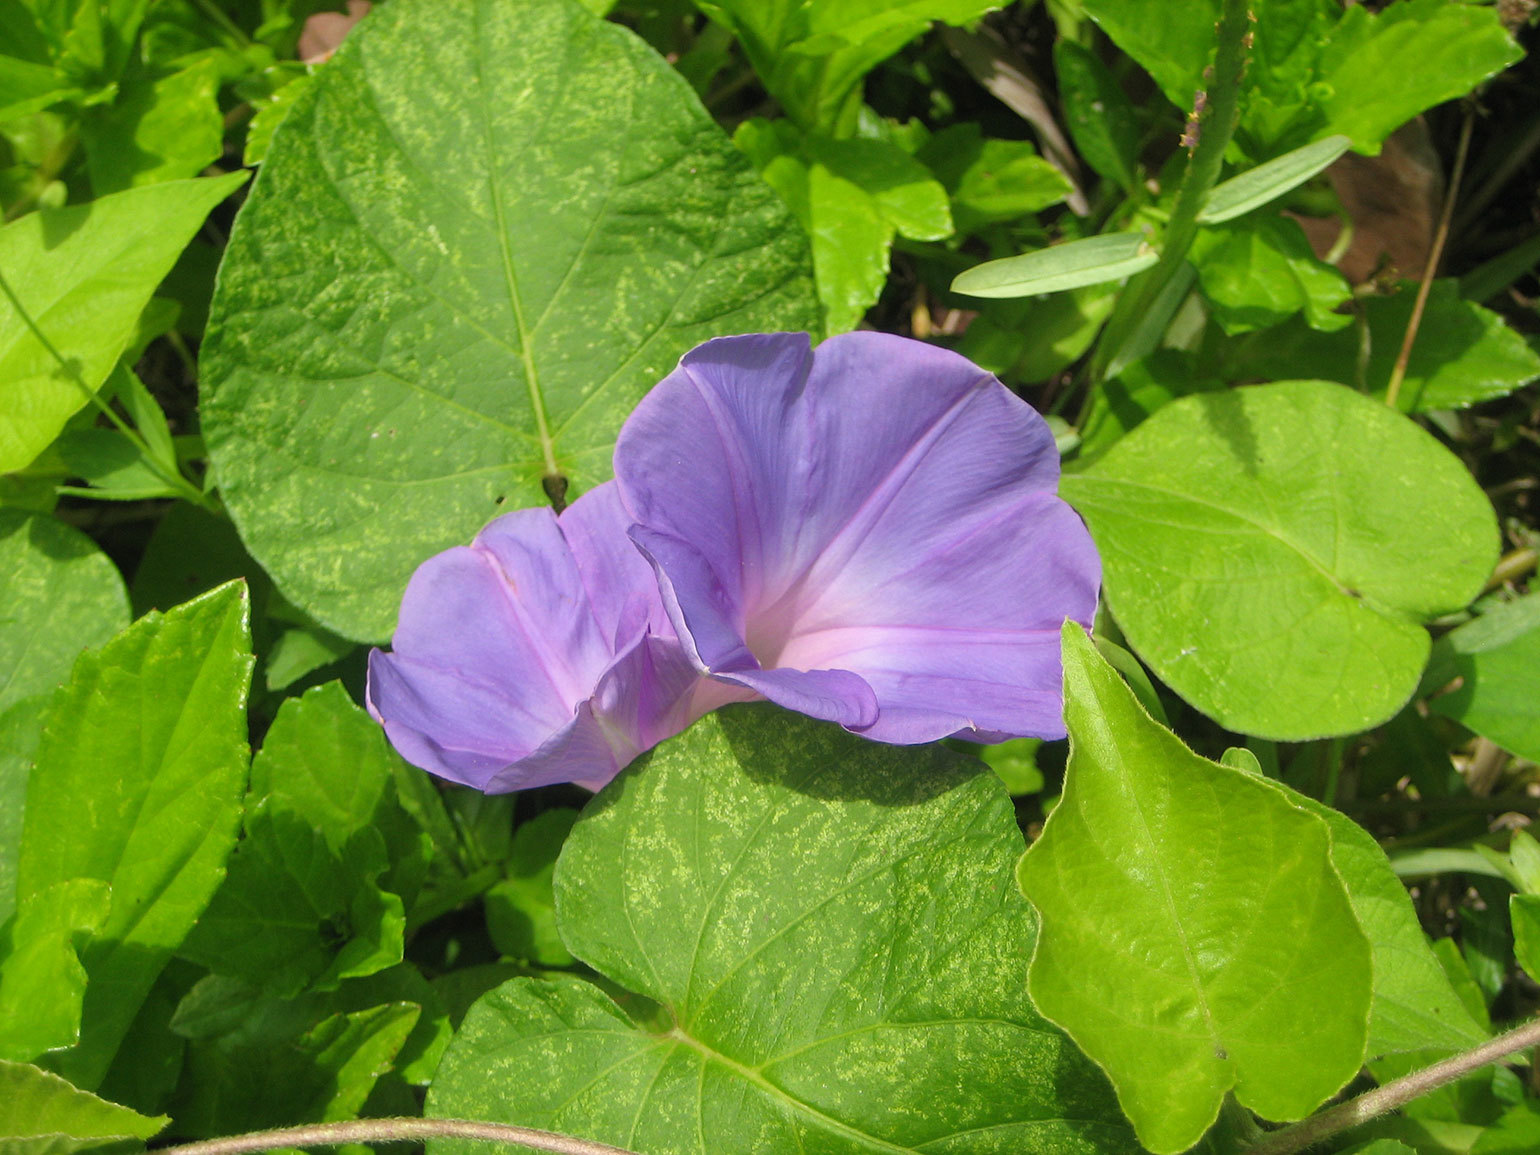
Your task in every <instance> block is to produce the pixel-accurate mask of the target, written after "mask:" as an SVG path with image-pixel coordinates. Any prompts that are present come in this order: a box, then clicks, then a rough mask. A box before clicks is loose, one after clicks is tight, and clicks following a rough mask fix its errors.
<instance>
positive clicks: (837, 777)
mask: <svg viewBox="0 0 1540 1155" xmlns="http://www.w3.org/2000/svg"><path fill="white" fill-rule="evenodd" d="M716 719H717V726H718V728H719V729H720V731H721V734H722V737H723V738H724V740H725V741H726V742H727V744H728V746H729V748H730V749H731V750H732V752H733V756H734V758H735V760H736V761H737V763H738V765H739V766H740V767H741V768H742V770H743V772H744V773H745V774H746V775H748V777H749V778H751V779H753V780H754V781H756V782H759V783H762V784H766V785H777V786H783V787H785V788H787V789H790V790H795V791H796V792H797V793H799V794H805V795H807V796H808V797H810V798H819V799H824V800H829V801H863V802H874V803H876V804H877V805H879V806H916V805H919V804H920V803H923V802H928V801H930V800H931V799H933V798H937V797H939V796H941V795H942V794H945V793H947V791H949V790H952V789H955V788H956V787H957V786H959V785H961V784H962V783H963V782H966V781H968V780H970V779H972V778H974V777H976V776H978V775H979V774H980V773H989V772H990V771H988V770H987V768H985V767H984V764H983V763H982V762H979V761H977V760H975V759H973V758H969V757H967V756H965V755H962V754H958V753H956V752H955V751H952V750H948V749H946V748H945V747H943V746H940V745H938V744H931V745H926V746H889V745H886V744H884V743H881V742H873V741H872V740H871V739H869V738H862V737H861V736H860V735H858V734H852V733H850V732H849V731H847V730H845V729H843V728H842V727H840V726H838V725H836V724H835V723H833V722H821V721H817V720H815V719H812V718H806V717H803V716H802V715H800V714H796V713H793V712H791V711H789V710H784V709H782V708H781V707H779V706H774V705H771V704H770V703H768V702H754V703H745V704H738V705H732V706H726V707H724V708H722V709H721V710H718V711H717V713H716Z"/></svg>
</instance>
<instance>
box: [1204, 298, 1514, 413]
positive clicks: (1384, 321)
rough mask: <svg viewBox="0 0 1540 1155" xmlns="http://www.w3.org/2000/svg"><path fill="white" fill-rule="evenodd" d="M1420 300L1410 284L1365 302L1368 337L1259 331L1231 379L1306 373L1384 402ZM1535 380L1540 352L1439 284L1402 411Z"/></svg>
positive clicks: (1404, 386)
mask: <svg viewBox="0 0 1540 1155" xmlns="http://www.w3.org/2000/svg"><path fill="white" fill-rule="evenodd" d="M1415 298H1416V292H1415V290H1414V289H1413V288H1412V286H1411V285H1403V286H1402V288H1401V291H1400V292H1398V293H1396V294H1395V295H1394V296H1391V297H1368V298H1364V299H1363V300H1362V301H1360V305H1361V306H1362V308H1363V316H1364V321H1365V323H1366V324H1367V325H1368V327H1369V331H1368V334H1367V336H1366V335H1365V334H1364V333H1363V332H1362V330H1361V329H1360V327H1359V326H1358V325H1353V326H1350V327H1348V328H1346V329H1343V330H1341V331H1340V332H1337V333H1320V332H1317V331H1316V330H1314V329H1311V328H1309V327H1307V326H1306V325H1305V324H1304V323H1302V322H1301V321H1300V320H1298V319H1296V320H1294V321H1291V322H1289V323H1287V324H1285V325H1283V326H1280V327H1279V328H1277V329H1272V330H1269V331H1268V332H1267V333H1259V334H1258V335H1257V336H1256V337H1254V338H1252V339H1250V340H1248V341H1245V342H1240V343H1236V344H1234V345H1231V346H1230V347H1229V348H1227V349H1226V350H1225V372H1226V375H1227V376H1228V377H1229V378H1230V379H1231V380H1236V379H1242V378H1246V377H1261V378H1273V377H1288V378H1293V377H1298V376H1301V375H1305V376H1310V377H1318V378H1322V379H1324V380H1328V381H1340V382H1341V383H1342V384H1344V385H1352V386H1354V387H1355V388H1359V389H1363V390H1366V391H1367V392H1370V393H1373V394H1375V395H1377V396H1383V395H1384V393H1385V389H1386V387H1387V385H1388V384H1389V382H1390V374H1391V369H1392V367H1393V366H1394V365H1395V362H1396V358H1397V356H1399V355H1400V352H1401V341H1402V338H1403V337H1404V336H1405V334H1406V326H1407V324H1408V323H1409V322H1410V320H1411V314H1412V306H1413V303H1414V301H1415ZM1365 343H1367V345H1368V348H1369V356H1368V360H1367V362H1364V361H1363V360H1362V358H1363V346H1364V344H1365ZM1536 377H1540V353H1537V352H1536V351H1535V350H1534V349H1531V348H1530V347H1529V345H1528V344H1526V343H1525V341H1524V338H1523V337H1522V336H1520V335H1519V334H1518V333H1517V332H1515V331H1514V330H1513V329H1512V328H1511V327H1510V326H1509V325H1507V324H1506V323H1505V322H1504V321H1503V319H1502V317H1500V316H1499V315H1498V314H1496V313H1494V312H1492V311H1491V310H1489V309H1483V308H1482V307H1481V306H1480V305H1477V304H1475V303H1474V302H1472V301H1466V300H1462V299H1461V298H1460V295H1459V284H1458V282H1456V281H1454V280H1442V281H1434V282H1433V288H1432V290H1431V292H1430V293H1429V295H1428V303H1427V307H1426V309H1425V311H1424V312H1423V315H1422V322H1421V323H1420V324H1419V325H1418V327H1417V340H1416V342H1415V343H1414V344H1413V345H1412V355H1411V358H1410V360H1409V361H1408V362H1407V367H1406V378H1405V380H1404V381H1402V383H1401V392H1400V394H1399V396H1398V397H1397V405H1398V406H1399V407H1400V408H1401V409H1402V410H1404V411H1406V412H1412V413H1417V412H1423V411H1425V410H1429V409H1456V408H1460V407H1463V406H1466V405H1474V404H1475V403H1476V402H1478V401H1485V400H1487V399H1488V398H1491V397H1501V396H1503V395H1505V394H1507V393H1511V392H1513V390H1515V389H1517V388H1518V387H1519V386H1520V385H1524V384H1527V383H1528V382H1530V381H1533V380H1534V379H1535V378H1536Z"/></svg>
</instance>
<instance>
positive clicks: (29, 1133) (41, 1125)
mask: <svg viewBox="0 0 1540 1155" xmlns="http://www.w3.org/2000/svg"><path fill="white" fill-rule="evenodd" d="M166 1123H167V1120H166V1119H165V1117H164V1116H162V1117H161V1118H158V1119H151V1118H146V1117H145V1116H143V1115H141V1114H139V1113H138V1112H137V1111H130V1110H129V1109H128V1108H127V1107H120V1106H118V1105H117V1104H116V1103H108V1102H106V1101H105V1100H103V1099H98V1098H97V1097H96V1096H95V1095H93V1094H91V1093H90V1092H88V1091H81V1090H79V1089H77V1088H75V1087H72V1086H70V1085H69V1084H68V1083H67V1082H65V1081H64V1080H63V1079H61V1078H59V1076H58V1075H55V1074H52V1073H51V1072H48V1071H41V1070H39V1069H38V1068H36V1067H29V1066H27V1065H26V1064H24V1063H8V1062H5V1061H3V1060H0V1155H70V1153H71V1152H74V1151H85V1150H88V1149H90V1148H92V1147H106V1146H113V1145H120V1144H122V1143H124V1142H125V1141H133V1140H141V1141H142V1140H145V1139H148V1138H149V1137H150V1136H152V1135H154V1134H155V1133H156V1132H157V1131H159V1130H160V1129H161V1128H162V1127H164V1126H165V1125H166Z"/></svg>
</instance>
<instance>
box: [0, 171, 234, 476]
mask: <svg viewBox="0 0 1540 1155" xmlns="http://www.w3.org/2000/svg"><path fill="white" fill-rule="evenodd" d="M245 179H246V175H245V174H244V173H232V174H230V175H229V176H222V177H216V178H214V179H212V180H188V181H167V182H165V183H163V184H156V185H150V186H147V187H145V188H136V189H129V190H128V191H126V192H121V193H116V194H114V195H112V196H106V197H101V198H99V199H97V200H94V201H92V202H91V203H89V204H84V205H74V206H71V207H70V208H63V209H42V210H39V211H38V212H34V213H28V214H27V215H26V216H24V217H22V218H21V219H20V220H16V221H12V222H11V223H10V224H8V225H6V226H5V227H4V228H0V272H3V274H4V277H5V284H6V286H8V289H9V291H8V292H5V293H0V473H5V472H9V471H11V470H16V469H23V468H25V467H26V466H27V465H28V464H30V463H31V461H32V459H33V458H34V457H36V456H37V455H38V454H39V453H41V452H42V451H43V450H44V449H45V448H47V446H48V443H49V442H50V441H52V440H53V439H54V438H55V437H56V436H58V434H59V431H60V430H61V429H63V428H64V423H65V421H67V420H68V419H69V418H70V416H71V415H72V414H73V413H75V412H76V411H77V410H78V409H80V408H81V406H83V405H85V404H86V403H87V402H88V401H89V400H90V393H91V392H94V391H95V390H96V389H97V388H98V387H99V386H100V385H101V383H102V382H103V381H105V380H106V379H107V374H108V373H109V372H111V371H112V367H113V365H114V364H116V363H117V359H118V356H119V355H120V354H121V353H122V352H123V350H124V349H125V348H127V347H128V343H129V342H130V341H131V340H132V339H133V336H134V332H135V327H136V325H137V324H138V321H139V314H140V313H141V312H142V311H143V310H144V307H145V305H146V304H148V303H149V300H150V295H151V294H152V293H153V292H154V291H155V286H156V285H158V284H159V283H160V280H161V278H162V277H164V276H165V275H166V273H167V272H168V271H169V270H170V268H171V266H172V263H173V262H174V261H175V260H176V258H177V255H178V254H179V253H181V251H182V248H183V247H184V246H185V245H186V244H187V242H188V240H190V239H191V237H192V235H193V233H194V232H195V231H196V230H197V228H198V226H199V225H201V224H202V223H203V218H204V217H206V216H208V213H209V210H210V209H212V208H213V207H214V206H215V205H217V204H218V203H219V202H220V201H222V200H224V199H225V197H227V196H229V195H230V193H231V192H233V191H234V190H235V189H236V188H237V187H239V186H240V184H241V183H242V182H243V181H245ZM18 305H19V307H18ZM55 354H57V356H55ZM61 357H62V358H63V363H62V364H61V362H60V358H61Z"/></svg>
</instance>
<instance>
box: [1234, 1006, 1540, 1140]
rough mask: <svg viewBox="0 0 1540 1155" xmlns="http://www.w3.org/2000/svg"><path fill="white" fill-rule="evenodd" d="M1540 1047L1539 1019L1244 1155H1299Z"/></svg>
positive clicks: (1296, 1126) (1331, 1110)
mask: <svg viewBox="0 0 1540 1155" xmlns="http://www.w3.org/2000/svg"><path fill="white" fill-rule="evenodd" d="M1536 1044H1540V1019H1535V1020H1533V1021H1531V1022H1528V1023H1525V1024H1524V1025H1523V1026H1522V1027H1515V1028H1514V1029H1513V1030H1511V1031H1509V1032H1507V1033H1506V1034H1502V1035H1498V1036H1497V1038H1495V1039H1493V1040H1491V1041H1490V1042H1487V1043H1483V1044H1481V1046H1479V1047H1476V1048H1474V1049H1473V1050H1469V1051H1464V1052H1462V1053H1460V1054H1458V1055H1452V1056H1450V1057H1449V1058H1447V1059H1444V1060H1443V1061H1442V1062H1438V1063H1434V1064H1433V1065H1432V1066H1431V1067H1424V1068H1423V1069H1422V1070H1420V1071H1413V1072H1412V1073H1411V1074H1410V1075H1403V1076H1402V1077H1401V1078H1399V1079H1392V1080H1391V1081H1390V1082H1388V1083H1386V1084H1385V1085H1384V1086H1383V1087H1376V1088H1374V1090H1372V1091H1366V1092H1365V1093H1364V1094H1362V1095H1360V1096H1358V1098H1356V1099H1349V1100H1348V1101H1347V1102H1346V1103H1339V1104H1338V1105H1337V1106H1335V1107H1331V1108H1329V1109H1328V1110H1325V1111H1322V1112H1321V1113H1320V1114H1319V1115H1312V1116H1311V1117H1310V1118H1308V1119H1304V1120H1301V1121H1300V1122H1298V1123H1295V1124H1294V1125H1293V1126H1291V1127H1285V1128H1283V1129H1282V1130H1280V1131H1274V1132H1272V1133H1271V1134H1269V1135H1267V1136H1266V1137H1264V1138H1263V1139H1262V1140H1261V1141H1260V1142H1257V1143H1254V1144H1253V1145H1252V1146H1250V1147H1247V1148H1246V1152H1245V1155H1294V1153H1295V1152H1297V1151H1303V1150H1304V1149H1305V1148H1307V1147H1311V1146H1313V1145H1315V1144H1316V1143H1319V1142H1321V1141H1322V1140H1324V1139H1327V1138H1330V1137H1331V1136H1332V1135H1335V1134H1337V1133H1338V1132H1341V1131H1346V1130H1348V1129H1349V1128H1350V1127H1356V1126H1358V1125H1359V1124H1360V1123H1366V1122H1368V1121H1369V1120H1370V1119H1373V1118H1375V1117H1377V1116H1379V1115H1383V1114H1385V1113H1386V1112H1388V1111H1394V1110H1395V1109H1396V1108H1397V1107H1403V1106H1405V1105H1406V1104H1407V1103H1410V1102H1411V1101H1412V1100H1413V1099H1416V1098H1418V1097H1419V1096H1421V1095H1426V1094H1427V1093H1428V1092H1429V1091H1436V1090H1437V1089H1438V1088H1440V1087H1442V1086H1445V1085H1446V1084H1448V1083H1452V1082H1454V1081H1455V1080H1456V1079H1458V1078H1461V1077H1462V1076H1465V1075H1468V1074H1470V1073H1471V1072H1472V1071H1478V1070H1480V1069H1481V1068H1482V1067H1485V1066H1486V1065H1487V1064H1488V1063H1495V1062H1497V1061H1498V1060H1499V1059H1502V1058H1506V1057H1507V1056H1508V1055H1511V1054H1513V1053H1514V1052H1515V1051H1522V1050H1524V1049H1525V1048H1526V1047H1533V1046H1535V1045H1536Z"/></svg>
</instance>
